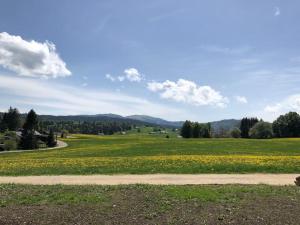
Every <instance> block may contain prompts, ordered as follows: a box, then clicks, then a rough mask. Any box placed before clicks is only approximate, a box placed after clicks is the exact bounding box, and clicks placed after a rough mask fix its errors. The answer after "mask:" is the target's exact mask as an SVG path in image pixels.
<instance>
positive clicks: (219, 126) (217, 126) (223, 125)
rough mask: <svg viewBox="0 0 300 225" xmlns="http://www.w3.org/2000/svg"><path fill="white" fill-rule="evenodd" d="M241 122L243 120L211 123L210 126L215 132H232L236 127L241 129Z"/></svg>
mask: <svg viewBox="0 0 300 225" xmlns="http://www.w3.org/2000/svg"><path fill="white" fill-rule="evenodd" d="M240 122H241V120H236V119H227V120H220V121H214V122H210V124H211V128H212V130H213V132H214V133H218V132H220V131H221V130H223V131H230V130H231V129H233V128H234V127H239V126H240Z"/></svg>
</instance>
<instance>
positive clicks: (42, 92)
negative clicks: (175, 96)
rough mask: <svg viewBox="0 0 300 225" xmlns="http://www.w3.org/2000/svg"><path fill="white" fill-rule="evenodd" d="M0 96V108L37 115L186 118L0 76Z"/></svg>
mask: <svg viewBox="0 0 300 225" xmlns="http://www.w3.org/2000/svg"><path fill="white" fill-rule="evenodd" d="M0 94H1V95H3V94H4V95H5V94H6V95H7V96H9V97H7V98H5V99H3V100H2V101H1V102H0V107H1V105H2V104H3V105H5V106H6V105H10V104H11V103H12V102H13V103H14V104H17V105H18V106H20V109H22V107H21V106H22V105H25V106H26V110H28V109H30V108H36V109H38V110H37V111H38V112H39V113H49V110H51V112H56V113H54V114H60V115H62V114H63V115H77V114H98V113H115V114H121V115H132V114H149V113H150V115H152V116H158V117H162V118H168V117H170V114H171V115H174V116H175V115H177V116H178V115H180V119H184V118H185V117H187V116H188V113H187V112H185V111H184V110H181V109H176V108H173V107H169V106H165V105H163V104H158V103H155V102H150V101H148V100H146V99H143V98H139V97H134V96H130V95H126V94H124V93H119V92H111V91H104V90H93V89H91V88H88V89H86V88H84V87H78V86H76V87H74V86H70V85H62V84H58V83H56V82H53V81H51V80H47V81H46V80H40V79H39V80H37V79H31V78H22V77H13V76H2V75H0ZM18 108H19V107H18ZM171 119H177V118H176V117H173V118H172V117H171Z"/></svg>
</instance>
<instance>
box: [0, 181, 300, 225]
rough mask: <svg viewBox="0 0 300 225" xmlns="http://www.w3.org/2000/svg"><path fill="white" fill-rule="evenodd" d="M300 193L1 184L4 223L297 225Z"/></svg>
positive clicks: (0, 218)
mask: <svg viewBox="0 0 300 225" xmlns="http://www.w3.org/2000/svg"><path fill="white" fill-rule="evenodd" d="M299 202H300V189H299V188H297V187H292V186H289V187H272V186H264V185H254V186H251V185H249V186H242V185H221V186H216V185H213V186H210V185H205V186H191V185H189V186H150V185H129V186H61V185H58V186H30V185H0V224H13V225H16V224H42V225H44V224H180V225H181V224H206V225H215V224H231V225H232V224H236V225H237V224H238V225H240V224H244V225H246V224H249V225H250V224H251V225H252V224H298V222H299V220H300V214H299V210H300V204H299Z"/></svg>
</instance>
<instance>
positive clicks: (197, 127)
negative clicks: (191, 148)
mask: <svg viewBox="0 0 300 225" xmlns="http://www.w3.org/2000/svg"><path fill="white" fill-rule="evenodd" d="M200 135H201V125H200V124H199V123H198V122H195V123H194V125H193V138H199V137H200Z"/></svg>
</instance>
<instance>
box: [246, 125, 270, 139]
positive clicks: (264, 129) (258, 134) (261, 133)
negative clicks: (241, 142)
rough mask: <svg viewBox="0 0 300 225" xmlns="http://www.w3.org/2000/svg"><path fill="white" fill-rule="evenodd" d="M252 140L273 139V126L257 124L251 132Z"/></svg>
mask: <svg viewBox="0 0 300 225" xmlns="http://www.w3.org/2000/svg"><path fill="white" fill-rule="evenodd" d="M249 135H250V137H251V138H257V139H267V138H272V137H273V129H272V124H271V123H268V122H263V121H260V122H258V123H256V124H255V125H254V126H253V127H252V128H251V129H250V132H249Z"/></svg>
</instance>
